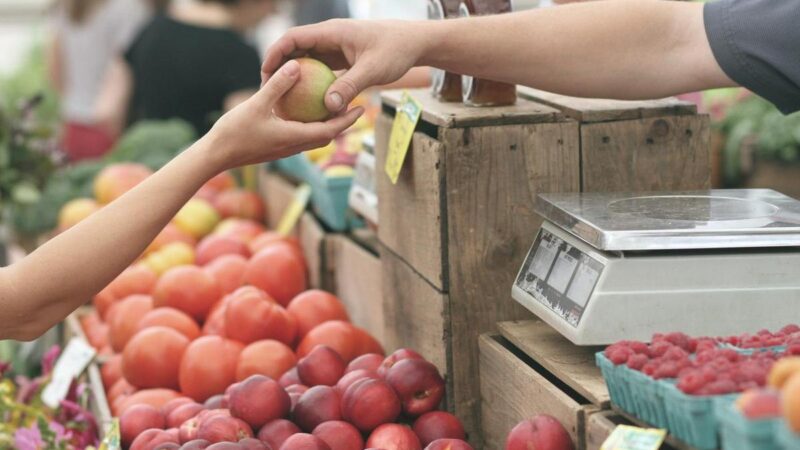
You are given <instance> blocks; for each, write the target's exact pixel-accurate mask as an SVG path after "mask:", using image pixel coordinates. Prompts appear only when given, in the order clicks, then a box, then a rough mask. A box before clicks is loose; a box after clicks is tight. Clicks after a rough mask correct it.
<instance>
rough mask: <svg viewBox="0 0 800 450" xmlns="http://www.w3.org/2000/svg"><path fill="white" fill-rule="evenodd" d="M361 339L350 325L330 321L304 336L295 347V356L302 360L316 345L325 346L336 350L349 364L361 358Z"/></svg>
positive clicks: (339, 321) (338, 321)
mask: <svg viewBox="0 0 800 450" xmlns="http://www.w3.org/2000/svg"><path fill="white" fill-rule="evenodd" d="M361 337H362V336H361V335H360V334H359V333H358V332H357V331H356V327H354V326H353V325H352V324H350V323H348V322H344V321H341V320H331V321H328V322H325V323H323V324H321V325H317V326H316V327H314V329H312V330H311V331H309V332H308V334H306V335H305V337H304V338H303V339H302V340H301V341H300V345H298V346H297V356H298V357H299V358H302V357H304V356H306V355H307V354H308V353H309V352H310V351H311V350H312V349H313V348H314V347H316V346H317V345H327V346H328V347H330V348H332V349H334V350H336V352H337V353H339V355H341V356H342V359H344V360H345V362H350V361H352V360H353V359H355V358H356V357H358V356H361V353H360V352H361V342H360V338H361Z"/></svg>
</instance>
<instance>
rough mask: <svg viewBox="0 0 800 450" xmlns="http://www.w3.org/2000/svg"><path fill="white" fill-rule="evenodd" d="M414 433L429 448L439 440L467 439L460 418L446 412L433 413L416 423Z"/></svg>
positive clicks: (423, 416)
mask: <svg viewBox="0 0 800 450" xmlns="http://www.w3.org/2000/svg"><path fill="white" fill-rule="evenodd" d="M413 429H414V433H416V434H417V437H419V440H420V443H422V445H424V446H427V445H428V444H430V443H431V442H433V441H435V440H437V439H461V440H463V439H465V438H466V435H465V434H464V425H462V424H461V421H460V420H458V417H456V416H454V415H452V414H450V413H448V412H444V411H431V412H428V413H425V414H423V415H421V416H420V417H419V418H418V419H417V420H415V421H414V426H413Z"/></svg>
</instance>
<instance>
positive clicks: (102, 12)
mask: <svg viewBox="0 0 800 450" xmlns="http://www.w3.org/2000/svg"><path fill="white" fill-rule="evenodd" d="M149 14H150V12H149V8H148V5H147V4H146V3H145V2H144V1H143V0H60V1H59V2H58V3H57V4H56V7H55V17H54V18H53V21H52V36H51V39H50V45H49V46H48V50H47V66H48V74H49V78H50V81H51V83H52V85H53V87H54V88H55V89H56V91H57V92H58V93H59V95H60V96H61V109H62V116H63V120H64V130H63V141H62V147H63V149H64V151H65V153H66V154H67V156H68V157H69V159H70V160H71V161H78V160H81V159H86V158H96V157H99V156H102V155H103V154H104V153H105V152H107V151H108V150H109V149H110V148H111V146H112V145H113V143H114V138H115V135H114V133H113V132H112V131H110V130H107V129H105V128H103V127H101V126H100V124H99V120H98V118H97V116H96V115H95V109H94V105H95V102H96V100H97V97H98V94H99V91H100V86H101V85H102V81H103V77H104V75H105V73H106V70H107V69H108V67H109V65H110V63H111V61H112V60H113V59H114V57H115V56H116V55H119V54H121V53H122V52H123V51H124V50H125V49H126V48H127V47H128V45H129V44H130V42H131V40H132V39H133V37H134V36H135V35H136V33H137V32H138V30H139V29H140V28H141V26H142V25H143V24H144V23H145V22H146V21H147V19H148V16H149Z"/></svg>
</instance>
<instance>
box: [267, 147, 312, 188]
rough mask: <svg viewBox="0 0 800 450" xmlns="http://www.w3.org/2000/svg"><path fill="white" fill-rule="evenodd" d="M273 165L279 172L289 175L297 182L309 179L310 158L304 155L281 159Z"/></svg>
mask: <svg viewBox="0 0 800 450" xmlns="http://www.w3.org/2000/svg"><path fill="white" fill-rule="evenodd" d="M272 164H273V166H274V167H275V168H276V169H277V170H278V171H279V172H281V173H284V174H286V175H289V176H290V177H291V178H294V179H295V180H297V181H306V180H307V179H308V169H309V163H308V158H306V156H305V155H303V154H302V153H300V154H297V155H294V156H290V157H288V158H283V159H279V160H277V161H275V162H273V163H272Z"/></svg>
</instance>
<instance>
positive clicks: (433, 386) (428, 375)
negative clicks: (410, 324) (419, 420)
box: [386, 359, 445, 416]
mask: <svg viewBox="0 0 800 450" xmlns="http://www.w3.org/2000/svg"><path fill="white" fill-rule="evenodd" d="M386 381H387V382H389V384H390V385H391V386H392V387H393V388H394V390H395V391H397V395H398V396H399V397H400V401H401V402H402V403H403V412H405V413H406V414H408V415H410V416H419V415H422V414H425V413H426V412H428V411H433V410H434V409H436V408H437V407H438V406H439V403H440V402H441V401H442V397H444V391H445V385H444V379H443V378H442V376H441V375H439V370H438V369H437V368H436V366H434V365H433V364H431V363H429V362H428V361H425V360H423V359H404V360H402V361H399V362H397V363H396V364H394V365H393V366H392V367H391V368H390V369H389V371H388V372H387V373H386Z"/></svg>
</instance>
